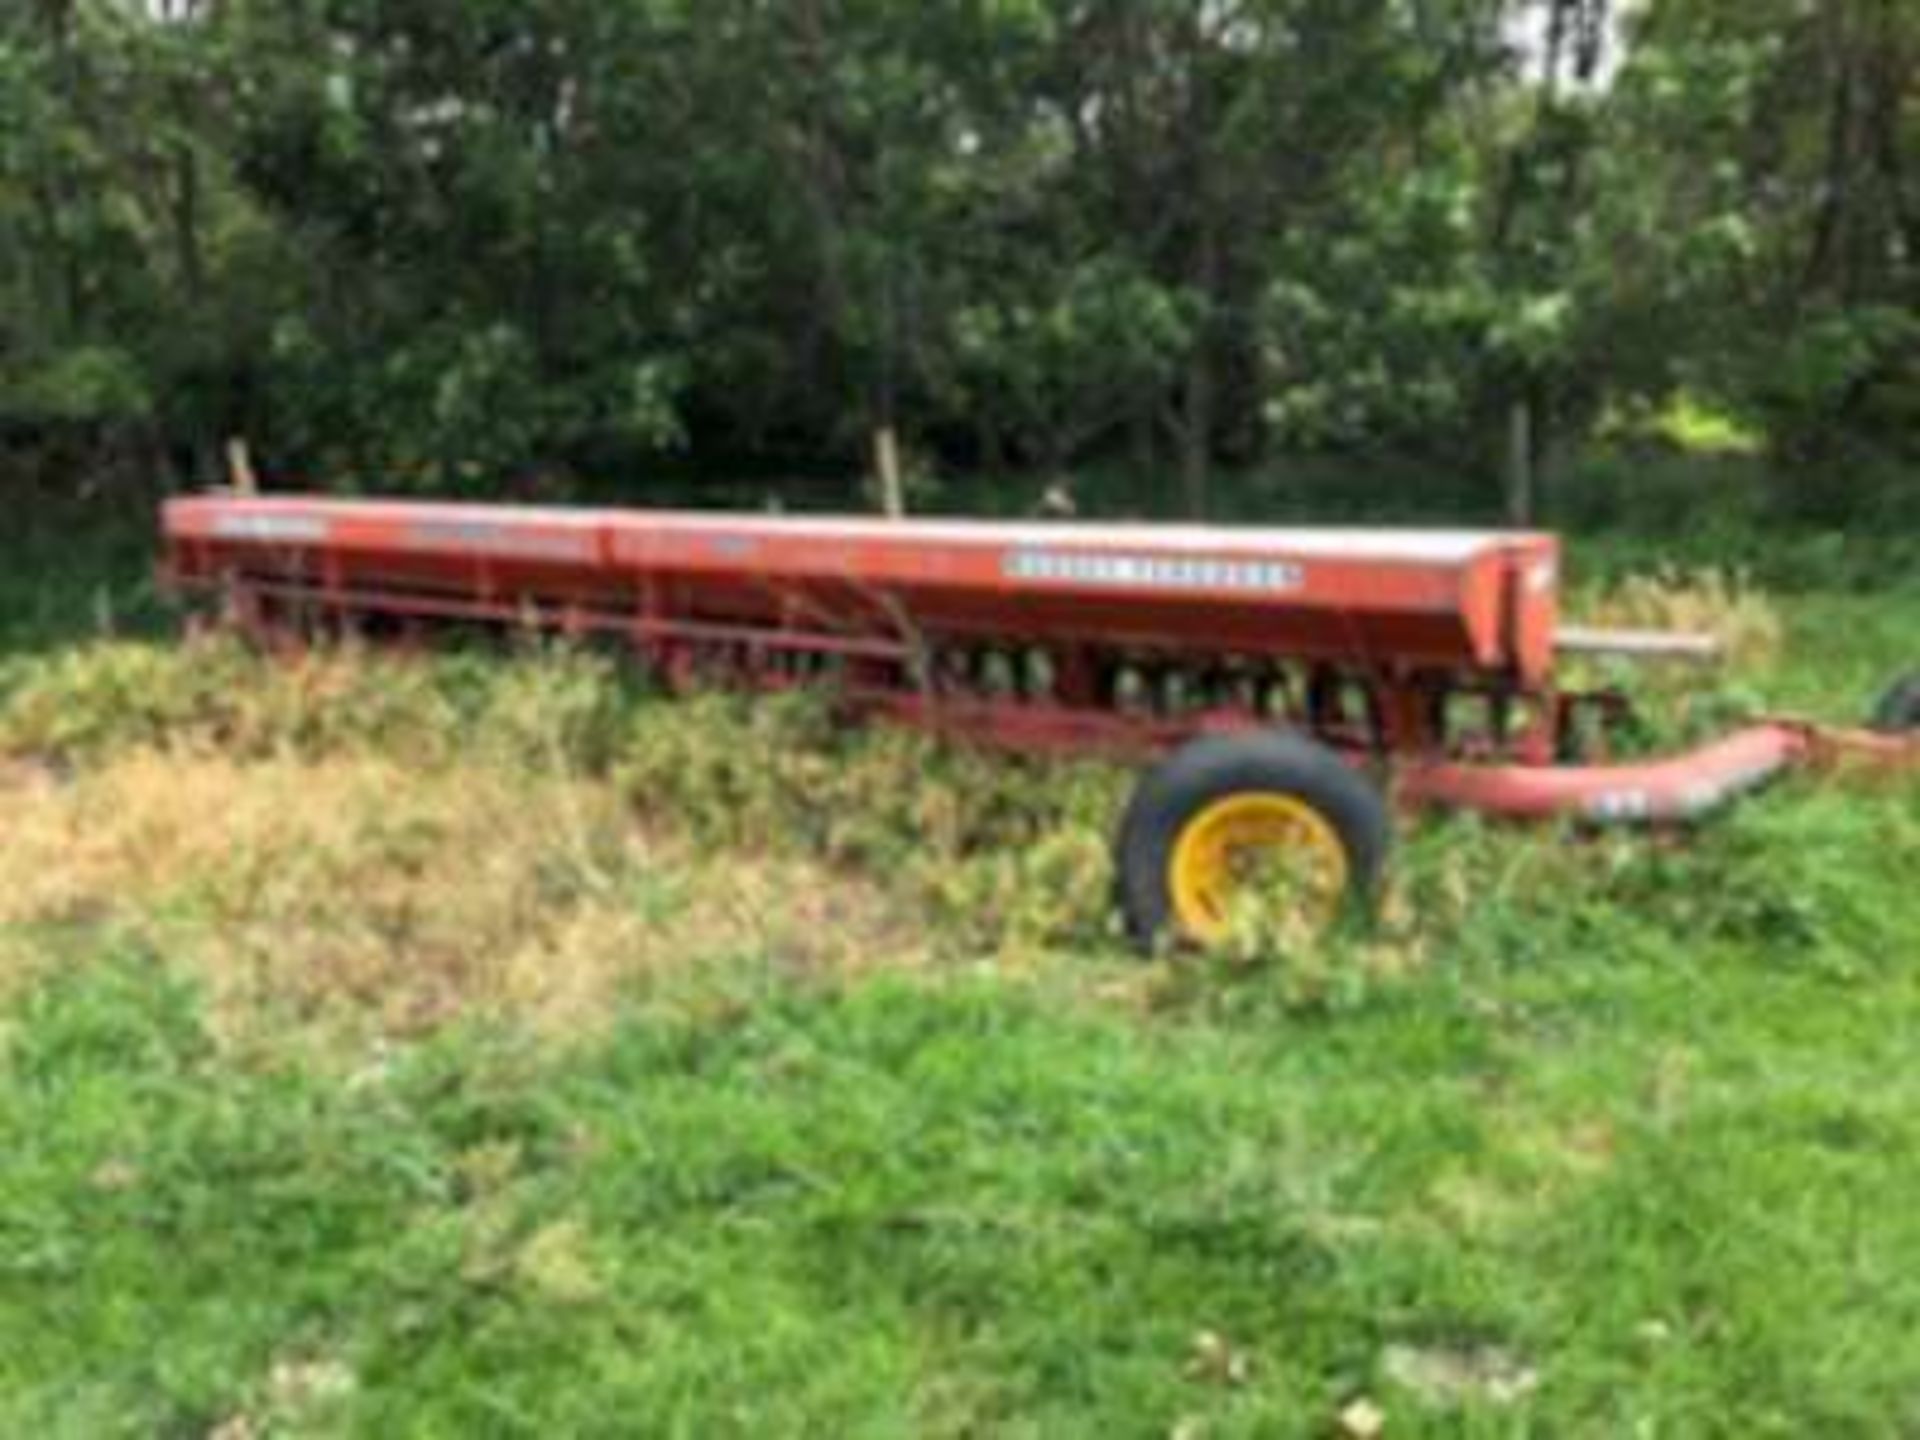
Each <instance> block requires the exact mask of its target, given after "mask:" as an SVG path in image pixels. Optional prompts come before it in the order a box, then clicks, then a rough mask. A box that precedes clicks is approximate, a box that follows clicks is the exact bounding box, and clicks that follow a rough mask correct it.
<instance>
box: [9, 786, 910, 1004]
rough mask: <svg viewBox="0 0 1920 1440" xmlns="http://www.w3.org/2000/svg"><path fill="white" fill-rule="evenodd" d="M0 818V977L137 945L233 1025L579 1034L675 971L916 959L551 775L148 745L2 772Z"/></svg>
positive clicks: (859, 900) (858, 899) (846, 901)
mask: <svg viewBox="0 0 1920 1440" xmlns="http://www.w3.org/2000/svg"><path fill="white" fill-rule="evenodd" d="M5 803H6V807H7V814H8V824H7V843H6V844H5V845H4V846H0V937H4V938H0V983H17V982H18V981H19V980H20V979H21V978H22V977H23V975H24V974H25V973H26V972H27V971H28V970H30V969H31V968H32V967H34V966H43V965H44V964H45V963H47V962H46V960H45V957H46V956H47V955H48V954H49V953H50V952H51V950H52V948H54V947H49V946H47V945H45V944H38V943H32V937H35V936H40V937H44V936H45V935H46V934H47V932H48V931H49V929H52V930H55V931H57V930H59V929H61V928H72V927H80V928H83V929H86V930H89V931H93V932H99V933H110V934H117V935H122V936H127V937H130V938H133V939H139V940H146V941H149V942H151V948H152V950H153V952H154V953H156V954H161V955H165V956H166V957H168V963H172V964H178V965H181V966H184V967H186V968H187V969H188V970H190V972H191V973H192V974H193V976H194V978H196V979H197V980H198V981H200V982H201V983H202V984H204V985H205V986H206V988H207V991H208V993H209V997H210V999H211V1001H212V1002H213V1006H214V1009H215V1011H216V1013H217V1014H218V1015H219V1016H220V1017H221V1019H222V1024H223V1028H225V1029H227V1030H228V1031H229V1032H230V1033H231V1032H232V1031H233V1030H234V1029H235V1028H236V1027H244V1026H245V1025H246V1024H247V1023H248V1022H250V1021H252V1020H255V1019H260V1018H263V1017H267V1016H271V1017H274V1018H275V1019H276V1020H278V1021H280V1022H283V1023H284V1022H285V1021H288V1020H292V1021H295V1022H299V1023H306V1022H320V1023H323V1024H326V1025H341V1024H344V1025H346V1026H348V1027H350V1028H353V1029H356V1030H364V1029H366V1028H368V1027H372V1028H373V1029H375V1030H377V1031H378V1032H380V1033H388V1034H404V1033H411V1032H417V1031H420V1030H422V1029H428V1028H432V1027H434V1026H437V1025H439V1024H442V1023H445V1022H446V1021H448V1020H450V1019H453V1018H455V1017H458V1016H463V1015H470V1014H474V1013H502V1014H512V1015H514V1016H515V1017H517V1018H519V1019H521V1020H523V1021H526V1022H528V1023H530V1024H531V1025H532V1026H533V1027H534V1028H535V1029H537V1030H538V1031H540V1032H542V1033H545V1034H548V1035H552V1036H559V1035H566V1036H580V1035H583V1034H591V1033H593V1032H594V1031H595V1029H596V1028H597V1025H598V1024H599V1022H600V1021H601V1020H603V1019H604V1018H605V1017H606V1016H608V1015H609V1014H610V1013H611V1012H612V1010H613V1008H614V1003H615V1001H616V1000H617V999H618V997H619V996H620V995H621V994H622V993H623V992H625V991H626V990H627V989H629V988H630V987H633V986H636V985H641V984H645V983H647V982H648V981H651V980H660V979H664V978H669V977H671V976H672V975H674V974H675V973H684V972H686V971H688V970H689V968H691V967H700V966H704V965H714V964H722V963H725V962H727V961H729V960H732V959H737V958H740V957H744V956H755V957H765V962H766V963H771V964H774V965H777V966H779V967H781V968H783V969H792V970H796V971H800V972H805V973H820V974H823V975H835V974H839V973H843V972H846V971H850V970H853V969H856V968H859V967H862V966H867V965H872V964H875V963H887V964H902V963H905V964H912V963H915V960H916V956H917V952H918V948H919V947H918V942H917V940H916V939H915V938H914V936H915V932H914V931H913V930H912V929H911V928H910V927H909V926H908V924H907V923H905V921H904V919H903V917H901V916H899V915H898V914H896V913H894V912H893V911H892V910H891V909H890V908H889V902H888V901H887V899H886V898H885V897H884V896H883V895H882V894H881V893H880V892H878V891H877V890H876V889H875V888H873V887H871V886H869V885H865V884H862V883H860V882H859V881H858V880H856V879H853V878H851V877H848V876H845V875H838V874H836V875H832V876H829V875H827V874H825V873H824V872H823V871H822V869H821V867H820V866H819V865H818V864H817V863H814V862H809V861H807V860H804V859H799V858H790V857H789V858H763V857H753V856H744V855H742V854H740V853H738V852H732V853H728V854H726V855H708V854H704V853H701V852H700V851H699V850H697V849H696V848H694V847H693V846H692V845H691V844H690V843H689V842H686V841H683V840H674V839H670V838H663V837H661V836H658V835H653V834H649V833H647V832H646V831H644V830H643V829H642V828H641V827H640V825H639V824H638V822H637V821H636V820H635V818H634V816H633V814H632V812H631V810H630V809H629V808H628V807H627V806H626V805H624V804H623V803H622V802H621V800H620V799H619V798H618V796H617V795H616V794H615V793H614V792H613V791H612V789H611V788H610V787H606V786H602V785H596V784H593V783H590V782H587V781H584V780H581V779H578V778H573V777H569V776H566V775H560V774H540V773H530V772H526V771H520V770H515V769H512V768H508V767H503V766H497V765H494V766H489V765H479V764H475V765H470V766H451V767H434V768H431V769H427V770H423V771H410V770H409V769H408V768H406V767H404V766H403V765H401V764H399V763H398V762H396V761H395V760H393V759H391V758H383V757H379V756H343V757H334V758H320V759H312V760H299V759H294V758H267V759H259V760H254V761H239V760H236V759H234V758H232V757H230V756H224V755H220V754H214V753H194V752H188V751H164V750H157V749H139V750H134V751H131V752H128V753H125V754H122V755H118V756H116V757H114V758H112V759H110V760H108V761H105V762H104V763H102V764H100V765H98V766H96V767H92V768H89V769H88V770H86V771H84V772H82V773H81V774H79V775H78V776H76V777H75V778H73V779H71V780H68V781H64V782H60V781H54V780H52V779H49V778H47V777H45V776H44V775H35V776H28V777H26V778H22V779H19V780H17V781H16V782H15V783H11V784H10V785H9V786H8V789H7V790H6V792H5ZM8 971H10V972H11V973H5V972H8Z"/></svg>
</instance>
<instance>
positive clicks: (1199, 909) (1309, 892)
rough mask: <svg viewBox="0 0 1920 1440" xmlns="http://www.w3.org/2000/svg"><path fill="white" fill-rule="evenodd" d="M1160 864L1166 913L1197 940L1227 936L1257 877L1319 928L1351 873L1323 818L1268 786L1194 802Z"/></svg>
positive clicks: (1261, 887)
mask: <svg viewBox="0 0 1920 1440" xmlns="http://www.w3.org/2000/svg"><path fill="white" fill-rule="evenodd" d="M1168 870H1169V874H1168V879H1169V881H1170V889H1171V891H1172V899H1173V916H1174V920H1175V921H1176V923H1177V924H1178V925H1179V927H1180V929H1181V931H1182V932H1184V933H1185V934H1186V936H1187V937H1188V938H1189V939H1191V940H1196V941H1198V942H1199V943H1200V944H1202V945H1212V944H1217V943H1219V942H1221V941H1223V940H1225V939H1227V938H1228V936H1229V935H1230V934H1231V933H1232V932H1233V930H1234V926H1235V923H1236V920H1237V919H1238V917H1239V916H1240V915H1241V914H1242V913H1244V909H1245V907H1246V905H1247V904H1248V903H1249V902H1250V901H1251V900H1253V899H1254V897H1255V896H1257V895H1258V894H1260V893H1262V892H1265V891H1266V890H1267V885H1266V884H1265V883H1263V882H1266V881H1274V880H1278V879H1280V878H1284V880H1285V882H1286V884H1285V887H1284V893H1285V895H1286V896H1287V898H1289V899H1291V900H1292V901H1293V902H1294V903H1295V904H1296V905H1297V906H1299V907H1301V908H1302V914H1301V915H1300V918H1302V919H1304V920H1306V921H1308V922H1309V923H1310V924H1311V925H1312V926H1313V927H1314V928H1316V929H1318V928H1324V927H1325V926H1327V925H1329V924H1331V923H1332V922H1333V920H1334V918H1335V917H1336V916H1337V915H1338V914H1339V912H1340V904H1341V901H1342V900H1343V898H1344V897H1345V895H1346V892H1347V882H1348V880H1349V878H1350V876H1351V867H1350V864H1349V862H1348V859H1347V847H1346V846H1345V845H1343V844H1342V843H1341V841H1340V836H1339V833H1338V832H1337V831H1336V830H1335V829H1334V828H1333V826H1332V824H1331V823H1330V822H1329V821H1328V820H1327V817H1326V816H1325V815H1323V814H1321V812H1320V811H1318V810H1316V809H1315V808H1314V807H1313V806H1312V805H1310V804H1308V803H1307V802H1306V801H1305V800H1302V799H1300V798H1299V797H1298V796H1294V795H1285V794H1280V793H1278V792H1270V791H1249V792H1243V793H1241V794H1238V795H1227V796H1223V797H1222V798H1221V799H1218V800H1215V801H1214V802H1213V803H1212V804H1210V805H1208V806H1206V807H1205V808H1204V809H1202V810H1201V811H1200V812H1199V813H1198V814H1196V815H1195V816H1194V817H1193V818H1192V819H1191V820H1189V821H1188V822H1187V823H1186V825H1185V826H1183V827H1182V828H1181V831H1180V834H1179V836H1178V838H1177V839H1176V840H1175V841H1174V846H1173V857H1172V860H1171V862H1170V864H1169V867H1168ZM1274 889H1275V891H1276V892H1279V891H1280V890H1281V887H1280V886H1279V885H1277V884H1276V885H1275V886H1274Z"/></svg>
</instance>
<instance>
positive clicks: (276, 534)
mask: <svg viewBox="0 0 1920 1440" xmlns="http://www.w3.org/2000/svg"><path fill="white" fill-rule="evenodd" d="M213 533H214V535H215V536H216V537H217V538H219V539H221V540H266V541H281V542H284V543H288V544H294V545H310V544H313V543H314V542H316V541H320V540H324V539H326V538H327V535H328V533H329V527H328V525H327V522H326V521H324V520H322V519H319V518H318V517H316V516H313V515H216V516H215V517H214V519H213Z"/></svg>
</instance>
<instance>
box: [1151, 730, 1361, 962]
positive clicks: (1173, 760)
mask: <svg viewBox="0 0 1920 1440" xmlns="http://www.w3.org/2000/svg"><path fill="white" fill-rule="evenodd" d="M1391 829H1392V827H1391V824H1390V821H1389V818H1388V815H1387V810H1386V805H1385V803H1384V801H1383V800H1382V798H1381V796H1380V793H1379V791H1378V790H1376V789H1375V788H1374V786H1373V785H1372V784H1371V783H1369V781H1368V780H1367V778H1366V776H1365V775H1363V774H1362V773H1360V771H1358V770H1357V769H1356V768H1355V767H1354V766H1353V765H1351V764H1349V763H1348V762H1347V761H1346V760H1345V759H1343V758H1342V757H1341V756H1339V755H1336V754H1334V753H1333V752H1332V751H1330V750H1328V749H1327V748H1326V747H1325V746H1324V745H1319V744H1316V743H1314V742H1313V741H1312V740H1310V739H1308V738H1307V737H1305V736H1303V735H1296V734H1290V733H1285V732H1277V731H1266V730H1257V731H1248V732H1244V733H1241V734H1234V735H1211V736H1206V737H1203V738H1201V739H1198V740H1194V741H1191V742H1189V743H1188V744H1186V745H1184V746H1182V747H1181V748H1180V749H1179V750H1177V751H1175V752H1174V753H1173V754H1172V755H1170V756H1168V757H1167V758H1166V759H1165V760H1163V761H1162V762H1161V763H1160V764H1159V765H1157V766H1155V767H1154V769H1153V770H1151V771H1150V772H1148V774H1147V775H1146V776H1145V777H1143V778H1142V780H1141V781H1140V784H1139V785H1138V786H1136V787H1135V788H1134V792H1133V798H1132V800H1130V801H1129V802H1128V804H1127V813H1126V815H1125V816H1124V817H1123V818H1122V820H1121V822H1120V830H1119V833H1118V835H1116V837H1115V843H1114V868H1115V881H1116V890H1117V892H1118V897H1119V900H1120V907H1121V912H1122V914H1123V915H1124V917H1125V919H1126V922H1127V930H1128V933H1129V934H1130V935H1131V936H1132V937H1133V939H1134V942H1135V943H1136V944H1138V945H1139V946H1140V947H1141V949H1143V950H1149V951H1151V950H1154V949H1157V948H1158V947H1159V946H1160V945H1161V944H1162V943H1163V942H1165V941H1167V940H1169V939H1172V940H1177V941H1184V942H1185V943H1187V944H1189V945H1199V946H1203V947H1206V948H1210V949H1229V948H1231V949H1238V948H1240V947H1241V946H1242V944H1243V942H1244V943H1245V944H1247V945H1250V946H1251V947H1253V948H1254V949H1256V950H1260V949H1266V948H1267V947H1268V946H1269V945H1270V944H1272V943H1274V942H1276V941H1277V942H1278V943H1279V945H1280V946H1281V948H1286V947H1287V946H1288V945H1290V944H1291V943H1292V942H1293V940H1295V939H1299V940H1303V941H1304V940H1306V939H1308V938H1310V937H1311V936H1312V935H1314V934H1316V933H1318V932H1320V931H1323V930H1325V929H1327V928H1328V927H1329V926H1330V925H1331V924H1332V923H1333V922H1334V921H1335V920H1336V919H1339V918H1342V917H1343V916H1345V915H1348V914H1353V915H1355V916H1356V917H1358V916H1359V915H1361V914H1363V913H1364V911H1365V908H1366V905H1367V902H1368V901H1369V900H1370V899H1371V898H1372V896H1373V895H1374V893H1375V885H1376V882H1377V881H1378V879H1379V876H1380V870H1381V867H1382V865H1383V863H1384V862H1385V859H1386V854H1387V848H1388V843H1389V839H1390V835H1391Z"/></svg>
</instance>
